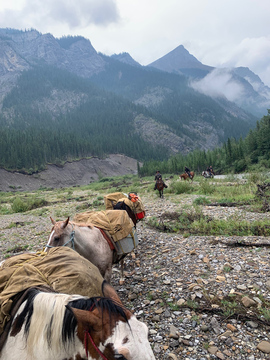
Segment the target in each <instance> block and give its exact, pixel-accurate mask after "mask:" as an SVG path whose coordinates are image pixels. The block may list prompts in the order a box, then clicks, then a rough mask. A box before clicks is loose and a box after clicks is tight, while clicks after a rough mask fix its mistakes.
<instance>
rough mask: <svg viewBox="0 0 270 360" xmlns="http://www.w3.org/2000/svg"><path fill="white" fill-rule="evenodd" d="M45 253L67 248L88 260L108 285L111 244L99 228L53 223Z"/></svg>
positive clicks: (111, 259) (69, 222)
mask: <svg viewBox="0 0 270 360" xmlns="http://www.w3.org/2000/svg"><path fill="white" fill-rule="evenodd" d="M50 219H51V222H52V224H53V227H52V229H51V233H50V236H49V240H48V243H47V245H46V247H45V251H48V249H49V248H52V247H56V246H68V247H71V248H72V249H74V250H75V251H77V252H78V253H79V254H80V255H81V256H83V257H84V258H86V259H87V260H89V261H90V262H91V263H92V264H94V265H95V266H96V267H97V268H98V269H99V271H100V273H101V275H102V276H103V277H104V279H105V280H106V281H107V282H108V283H110V280H111V276H112V266H113V263H116V260H115V259H114V251H113V244H112V243H111V244H109V242H108V241H109V240H110V239H109V238H108V237H107V236H106V234H105V233H104V232H102V231H101V230H100V229H99V228H97V227H94V226H89V225H86V224H81V223H74V222H71V221H69V217H68V218H67V219H66V220H65V221H55V220H54V219H53V218H51V217H50Z"/></svg>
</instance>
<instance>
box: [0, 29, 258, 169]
mask: <svg viewBox="0 0 270 360" xmlns="http://www.w3.org/2000/svg"><path fill="white" fill-rule="evenodd" d="M0 49H1V50H0V85H1V86H0V115H1V119H0V122H1V127H2V128H3V129H12V128H13V127H16V126H17V127H20V129H21V128H22V129H24V131H28V130H29V129H30V128H31V127H32V126H33V124H34V126H36V124H35V118H39V117H40V118H43V119H47V120H48V123H49V122H51V121H52V123H53V125H57V124H60V122H63V124H64V123H65V121H66V120H65V119H66V118H67V117H69V118H70V120H69V121H70V123H69V124H68V126H66V125H65V126H62V123H61V126H62V127H61V128H62V129H66V128H68V127H72V128H73V127H74V129H76V128H77V129H79V128H80V126H81V118H82V117H81V113H80V111H81V109H82V108H83V107H85V108H87V111H86V110H85V111H84V113H86V112H87V113H90V114H92V113H93V112H94V113H95V118H96V120H93V121H99V119H100V117H103V118H104V115H103V111H104V107H103V106H102V105H99V109H98V111H97V112H96V109H94V106H96V104H106V103H109V102H110V101H111V98H110V99H109V96H110V95H109V94H113V95H114V96H117V97H119V99H117V100H116V99H115V101H118V100H119V107H118V109H122V108H123V109H124V108H125V110H124V111H125V114H126V118H127V121H128V123H130V126H129V129H130V130H129V131H130V133H131V134H132V133H134V132H136V134H137V135H138V136H139V138H140V139H144V142H147V143H148V144H150V145H151V146H152V145H153V146H154V145H156V140H155V139H156V138H157V136H159V138H160V139H162V143H163V146H165V147H166V148H167V150H168V152H169V154H175V153H177V152H182V153H187V152H189V151H192V150H193V149H195V148H201V149H205V150H207V149H213V148H214V147H216V146H218V145H221V144H222V143H223V142H224V141H226V140H227V137H229V136H235V137H236V138H237V137H239V136H240V135H245V134H246V133H247V131H248V130H249V129H250V128H252V127H253V126H254V125H255V123H256V121H257V120H258V118H257V117H256V116H253V115H252V114H250V113H247V112H246V111H245V110H243V109H241V108H240V107H239V106H237V105H236V104H235V103H234V102H232V101H229V100H228V99H226V97H211V96H209V95H205V94H204V92H203V90H202V88H203V85H202V84H200V83H199V84H198V81H201V80H202V81H203V80H204V79H205V77H204V78H202V77H200V79H199V80H198V78H194V77H193V78H192V77H191V76H190V74H192V73H193V71H194V69H195V70H196V71H197V72H198V71H199V72H200V74H201V76H202V72H203V73H204V74H205V72H209V71H210V70H211V69H212V68H211V67H209V66H206V65H203V64H201V63H200V62H199V61H198V60H197V59H196V58H195V57H193V56H192V55H190V54H189V53H188V52H187V50H186V49H185V48H184V47H183V46H180V47H179V48H178V49H177V51H174V52H173V54H168V55H167V56H166V57H165V58H166V59H165V60H166V61H161V63H162V66H163V67H164V66H166V63H167V64H170V69H167V70H169V71H167V70H166V69H165V68H162V67H160V68H159V69H157V68H155V66H153V65H155V64H152V66H141V65H140V64H138V63H137V62H136V61H135V60H133V59H132V58H131V56H130V55H129V54H128V53H123V54H120V55H113V56H111V57H107V56H105V55H103V54H100V53H97V51H96V50H95V49H94V48H93V46H92V44H91V42H90V41H89V40H87V39H85V38H83V37H81V36H76V37H72V36H67V37H63V38H61V39H57V38H54V37H53V36H52V35H51V34H41V33H40V32H38V31H36V30H30V31H20V30H15V29H0ZM157 63H160V62H159V61H157V62H156V64H157ZM179 64H180V65H179ZM177 66H181V69H178V70H179V71H178V70H177V68H176V67H177ZM50 67H51V68H50ZM55 69H56V70H57V71H58V69H59V71H62V73H61V76H60V74H57V71H56V70H55ZM183 69H186V73H185V71H183ZM63 71H65V72H66V73H64V74H63ZM188 71H189V72H190V74H188ZM53 72H54V76H53V77H51V76H50V73H53ZM211 73H212V72H210V73H209V74H211ZM40 74H41V76H39V75H40ZM76 76H77V78H75V77H76ZM207 76H208V75H207ZM207 76H206V77H207ZM22 77H23V81H21V79H22ZM81 79H82V80H81ZM192 79H193V83H192V81H191V80H192ZM80 81H81V82H83V83H84V86H81V84H80ZM195 81H196V84H195ZM74 84H76V86H75V85H74ZM89 84H91V89H90V86H89ZM93 86H96V88H94V87H93ZM36 87H37V89H35V90H36V91H35V90H33V89H34V88H36ZM89 89H90V90H89ZM210 95H211V94H210ZM120 98H121V99H120ZM95 100H96V101H95ZM15 102H16V104H15ZM128 102H129V103H128ZM95 103H96V104H95ZM120 103H121V105H120ZM22 104H23V106H22ZM134 104H135V105H137V106H138V107H137V108H136V109H134V106H133V105H134ZM127 108H129V110H128V111H127ZM118 109H117V111H118ZM127 112H128V114H127ZM78 114H79V115H78ZM131 114H132V115H131ZM121 115H122V114H121ZM29 117H30V118H32V120H31V121H32V123H30V122H29ZM106 118H107V119H108V121H110V122H111V119H116V118H119V114H117V115H116V114H115V109H114V110H113V111H112V112H111V113H110V114H109V115H107V114H106ZM72 119H74V120H72ZM75 119H76V120H75ZM138 119H144V121H143V122H142V121H141V120H140V121H138ZM47 120H46V121H43V125H46V123H47ZM72 121H73V122H72ZM85 122H86V119H85ZM18 124H19V125H18ZM37 124H38V122H37ZM65 124H66V123H65ZM138 124H139V126H138ZM147 124H148V127H147ZM73 125H76V126H73ZM150 125H151V126H150ZM153 125H154V126H153ZM88 126H89V129H87V131H85V132H84V135H85V133H87V132H88V131H89V133H91V132H92V131H91V130H90V128H91V126H92V123H91V124H90V121H89V122H88ZM116 126H117V125H116ZM53 127H54V126H53ZM53 127H51V126H50V129H51V128H53ZM121 127H122V128H123V126H121ZM160 129H163V130H164V129H166V136H165V137H164V134H165V132H164V131H163V130H162V131H159V130H160ZM158 134H159V135H158ZM128 135H130V134H128V133H127V136H128ZM80 136H81V135H80ZM110 141H113V136H112V139H110ZM90 142H91V139H90V138H89V140H88V143H90ZM117 145H118V144H117V143H115V149H117V147H118V146H117ZM7 146H9V145H8V144H7ZM112 151H113V150H112V149H110V150H109V153H111V152H112ZM116 152H117V150H116ZM118 152H123V151H122V150H120V151H119V150H118ZM91 155H95V154H92V153H87V154H83V155H82V156H91ZM126 155H128V156H132V157H134V158H135V157H136V156H137V153H136V151H135V152H134V153H132V154H131V153H129V154H126ZM15 167H16V166H15Z"/></svg>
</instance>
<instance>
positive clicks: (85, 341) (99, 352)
mask: <svg viewBox="0 0 270 360" xmlns="http://www.w3.org/2000/svg"><path fill="white" fill-rule="evenodd" d="M94 307H95V304H93V305H92V306H91V308H90V309H89V311H92V310H93V308H94ZM88 339H89V340H90V341H91V344H92V345H93V347H94V349H95V350H96V352H97V353H98V354H99V355H100V356H101V357H102V359H103V360H108V359H107V358H106V356H105V355H104V354H103V352H102V351H101V350H99V348H98V347H97V345H96V344H95V342H94V340H93V338H92V336H91V335H90V333H89V331H87V330H84V348H85V354H86V357H87V359H88V345H87V342H88Z"/></svg>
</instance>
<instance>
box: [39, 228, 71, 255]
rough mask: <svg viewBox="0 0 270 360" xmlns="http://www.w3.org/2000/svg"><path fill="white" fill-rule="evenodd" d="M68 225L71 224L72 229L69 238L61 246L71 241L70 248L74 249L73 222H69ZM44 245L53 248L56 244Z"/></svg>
mask: <svg viewBox="0 0 270 360" xmlns="http://www.w3.org/2000/svg"><path fill="white" fill-rule="evenodd" d="M70 225H71V226H72V231H71V233H70V239H69V240H68V241H67V242H65V243H64V244H63V245H61V246H67V245H68V244H69V243H70V242H71V248H72V249H73V250H75V230H74V229H73V224H71V223H70ZM46 247H48V248H54V247H57V246H52V245H46Z"/></svg>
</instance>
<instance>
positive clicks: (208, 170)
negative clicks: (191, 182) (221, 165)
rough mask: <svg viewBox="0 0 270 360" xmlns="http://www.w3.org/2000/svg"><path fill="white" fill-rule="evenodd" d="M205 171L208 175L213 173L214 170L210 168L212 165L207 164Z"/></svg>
mask: <svg viewBox="0 0 270 360" xmlns="http://www.w3.org/2000/svg"><path fill="white" fill-rule="evenodd" d="M206 171H207V172H208V174H209V176H211V175H215V173H214V170H213V168H212V165H210V166H208V168H207V169H206Z"/></svg>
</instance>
